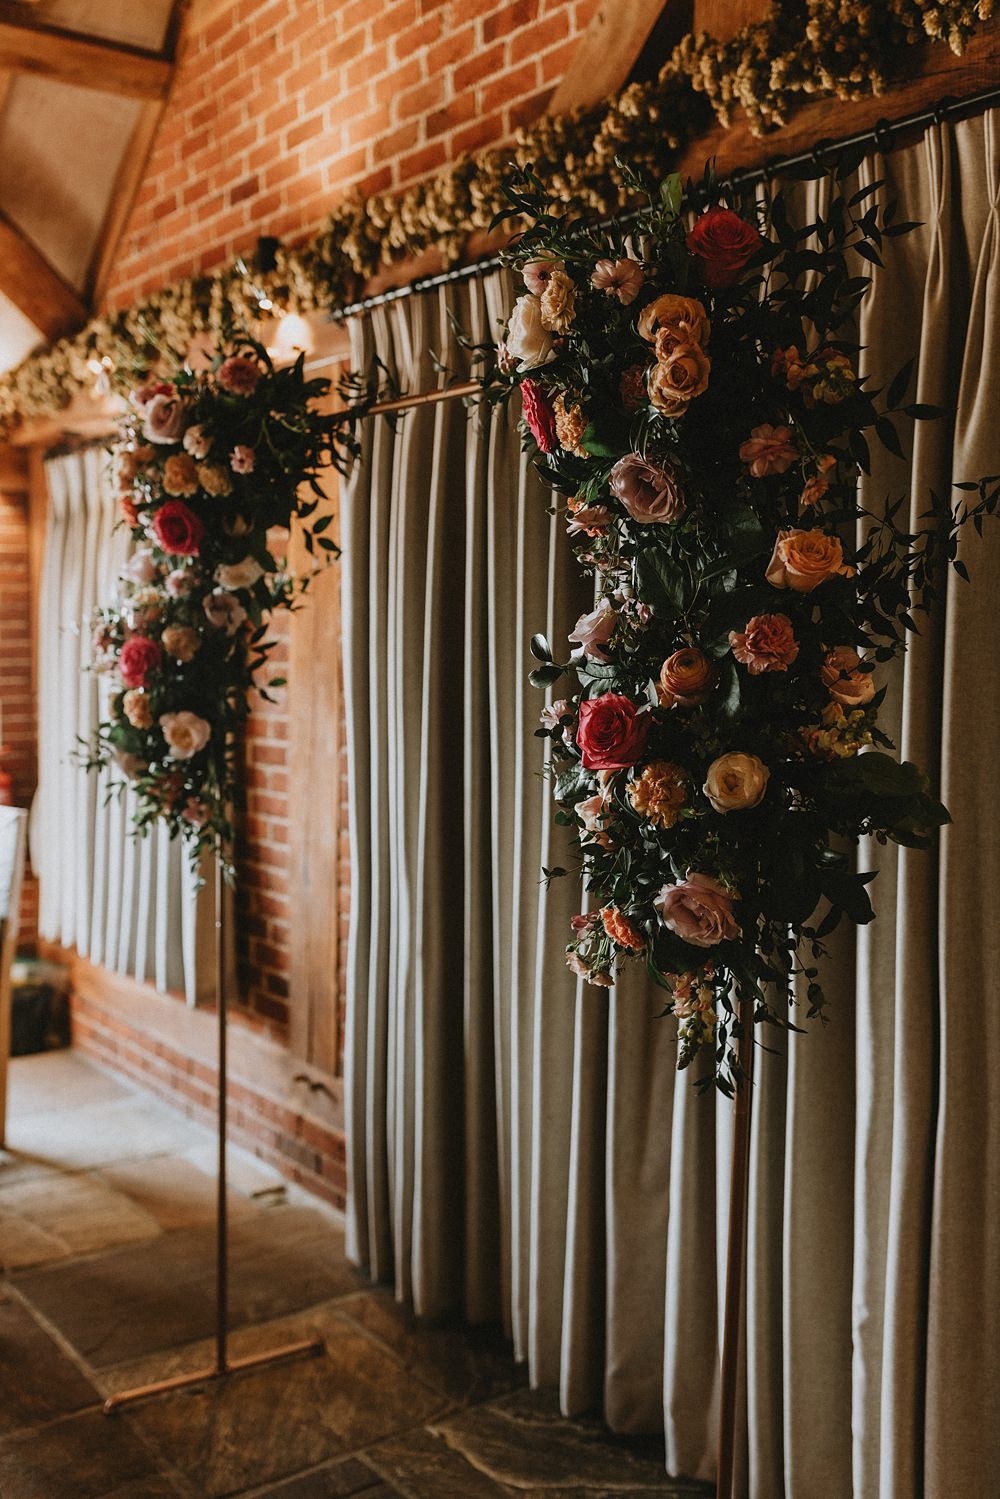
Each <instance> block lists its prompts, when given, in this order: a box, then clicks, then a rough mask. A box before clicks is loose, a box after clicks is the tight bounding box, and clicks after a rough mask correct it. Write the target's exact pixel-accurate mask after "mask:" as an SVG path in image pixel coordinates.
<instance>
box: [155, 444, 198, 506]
mask: <svg viewBox="0 0 1000 1499" xmlns="http://www.w3.org/2000/svg"><path fill="white" fill-rule="evenodd" d="M163 488H164V490H165V491H166V493H167V494H172V495H181V496H190V495H193V494H197V492H198V470H197V469H196V468H195V466H194V459H193V458H192V457H191V455H190V454H189V453H171V455H170V457H169V458H168V459H167V461H166V463H165V464H164V465H163Z"/></svg>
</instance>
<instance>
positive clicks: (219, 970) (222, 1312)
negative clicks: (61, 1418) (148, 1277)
mask: <svg viewBox="0 0 1000 1499" xmlns="http://www.w3.org/2000/svg"><path fill="white" fill-rule="evenodd" d="M224 938H225V903H224V901H223V890H222V858H221V857H220V858H218V859H217V860H216V863H215V1002H216V1011H217V1014H218V1017H219V1103H218V1142H219V1153H218V1170H217V1178H216V1182H217V1196H216V1219H215V1223H216V1227H215V1363H214V1364H213V1365H212V1367H211V1368H210V1369H199V1370H197V1371H196V1372H195V1373H193V1374H175V1375H174V1376H173V1378H172V1379H158V1380H156V1381H155V1382H154V1383H152V1384H146V1385H138V1386H136V1388H135V1389H132V1390H122V1391H120V1392H119V1393H118V1394H117V1395H109V1396H108V1398H107V1400H105V1402H104V1414H105V1415H106V1416H111V1415H114V1413H115V1412H116V1411H118V1410H121V1408H122V1406H123V1405H134V1404H135V1402H136V1401H137V1400H148V1399H149V1397H150V1396H151V1395H164V1394H167V1393H168V1392H169V1391H171V1390H182V1389H186V1388H187V1387H188V1386H189V1385H196V1384H204V1383H205V1382H206V1381H207V1380H212V1379H224V1378H225V1377H226V1376H227V1375H229V1374H235V1373H237V1372H238V1371H240V1370H243V1369H254V1368H258V1367H259V1366H260V1365H261V1364H274V1363H278V1362H279V1361H280V1360H283V1359H288V1358H294V1357H296V1356H297V1355H299V1354H304V1353H319V1352H320V1350H321V1349H322V1347H323V1340H322V1338H319V1337H313V1338H303V1339H302V1340H301V1341H299V1342H296V1343H285V1344H283V1345H282V1346H281V1347H280V1348H271V1349H268V1350H266V1351H265V1352H263V1353H251V1354H248V1355H247V1356H246V1357H244V1358H230V1357H229V1347H228V1344H229V1202H228V1200H227V1196H226V1080H227V1069H226V1061H227V1052H226V1028H227V1013H226V984H225V961H226V958H225V940H224Z"/></svg>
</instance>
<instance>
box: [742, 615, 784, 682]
mask: <svg viewBox="0 0 1000 1499" xmlns="http://www.w3.org/2000/svg"><path fill="white" fill-rule="evenodd" d="M729 644H730V646H731V648H732V652H733V655H734V656H735V657H736V659H737V661H740V662H742V664H743V665H744V666H745V667H747V668H748V670H749V672H750V675H751V676H754V677H759V676H760V674H761V673H762V672H765V671H787V670H788V668H789V667H790V666H791V664H792V662H793V661H794V660H795V659H796V657H797V656H798V654H799V643H798V641H797V640H796V639H795V634H794V632H793V630H792V622H791V620H790V619H789V618H788V616H787V614H755V615H754V617H753V619H751V620H748V621H747V627H746V629H745V630H743V631H742V632H739V633H738V632H737V631H736V630H731V631H730V633H729Z"/></svg>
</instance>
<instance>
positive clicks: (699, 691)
mask: <svg viewBox="0 0 1000 1499" xmlns="http://www.w3.org/2000/svg"><path fill="white" fill-rule="evenodd" d="M714 681H715V670H714V668H713V666H712V663H711V661H709V659H708V657H707V656H706V655H705V652H704V651H700V650H699V649H698V647H697V646H694V645H690V646H686V647H685V648H684V650H682V651H675V652H674V654H673V655H672V656H669V657H668V658H667V660H666V661H664V663H663V665H662V666H661V667H660V682H659V697H660V702H661V704H662V705H663V707H664V708H696V707H697V706H698V704H699V703H703V702H705V700H706V699H707V697H708V695H709V693H710V692H711V690H712V686H713V683H714Z"/></svg>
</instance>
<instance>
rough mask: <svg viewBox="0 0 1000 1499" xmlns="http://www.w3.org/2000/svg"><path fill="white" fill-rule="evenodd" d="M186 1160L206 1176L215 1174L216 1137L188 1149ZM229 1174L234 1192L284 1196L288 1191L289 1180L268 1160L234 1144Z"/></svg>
mask: <svg viewBox="0 0 1000 1499" xmlns="http://www.w3.org/2000/svg"><path fill="white" fill-rule="evenodd" d="M184 1159H185V1160H186V1161H188V1162H189V1163H190V1165H192V1166H195V1167H196V1168H197V1169H198V1170H199V1171H202V1172H204V1174H205V1175H206V1176H211V1177H213V1178H214V1176H215V1161H216V1144H215V1141H214V1140H206V1141H204V1142H202V1143H199V1144H197V1145H193V1146H192V1147H191V1149H190V1150H186V1151H185V1152H184ZM226 1175H227V1177H228V1179H229V1186H230V1188H231V1189H232V1190H233V1191H234V1192H240V1193H242V1194H243V1196H244V1197H254V1198H269V1199H272V1200H273V1199H275V1198H283V1197H284V1196H285V1194H286V1193H287V1191H288V1183H287V1181H286V1180H285V1178H284V1177H283V1176H282V1174H281V1172H280V1171H276V1170H275V1169H274V1167H273V1166H269V1165H268V1164H267V1162H266V1161H261V1160H259V1159H258V1158H257V1156H255V1155H251V1154H250V1152H249V1151H247V1150H239V1149H233V1148H232V1147H230V1150H229V1153H228V1155H227V1157H226Z"/></svg>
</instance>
